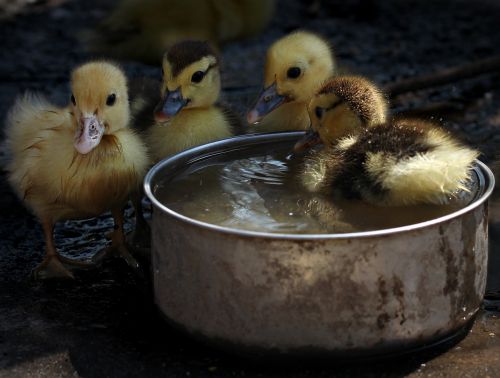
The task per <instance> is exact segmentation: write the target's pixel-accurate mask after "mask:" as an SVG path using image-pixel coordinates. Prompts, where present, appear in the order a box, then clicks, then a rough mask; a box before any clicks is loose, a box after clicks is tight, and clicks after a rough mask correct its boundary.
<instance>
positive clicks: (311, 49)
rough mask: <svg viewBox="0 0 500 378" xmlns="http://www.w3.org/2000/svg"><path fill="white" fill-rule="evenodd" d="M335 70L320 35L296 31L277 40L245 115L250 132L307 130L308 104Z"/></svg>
mask: <svg viewBox="0 0 500 378" xmlns="http://www.w3.org/2000/svg"><path fill="white" fill-rule="evenodd" d="M334 73H335V60H334V58H333V54H332V51H331V48H330V45H329V43H328V42H327V41H325V40H324V39H323V38H321V37H320V36H318V35H316V34H313V33H310V32H305V31H298V32H294V33H291V34H289V35H287V36H285V37H283V38H281V39H279V40H278V41H276V42H275V43H274V44H272V45H271V47H269V49H268V51H267V57H266V65H265V73H264V88H265V89H264V90H263V91H262V93H261V94H260V96H259V98H258V100H257V102H256V104H255V106H254V107H253V109H251V110H250V111H249V112H248V114H247V121H248V123H249V124H256V125H255V127H254V128H253V131H256V132H270V131H287V130H306V129H307V128H308V127H309V116H308V114H307V104H308V103H309V101H310V100H311V98H312V97H313V96H314V94H315V93H316V92H317V90H318V89H319V88H320V87H321V85H322V84H323V83H324V82H325V81H326V80H328V79H330V78H331V77H332V76H333V75H334ZM257 123H258V124H257Z"/></svg>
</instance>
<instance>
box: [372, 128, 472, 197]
mask: <svg viewBox="0 0 500 378" xmlns="http://www.w3.org/2000/svg"><path fill="white" fill-rule="evenodd" d="M433 133H434V131H429V134H430V135H429V139H431V140H434V141H436V139H437V140H438V141H437V143H435V144H434V146H433V148H431V149H430V150H429V151H427V152H424V153H419V154H416V155H414V156H412V157H408V158H403V159H395V158H394V157H392V158H391V157H387V156H385V157H383V156H380V155H376V154H375V155H372V156H371V157H370V158H369V160H370V161H368V164H367V167H369V170H370V172H371V173H372V174H375V175H376V176H377V178H378V180H377V181H378V182H379V183H380V184H381V186H382V188H384V189H385V190H386V193H387V196H386V202H387V204H391V205H408V204H415V203H434V204H444V203H447V202H448V201H449V199H450V197H454V196H456V195H457V194H458V193H459V192H460V191H461V190H465V191H467V190H468V186H467V183H468V182H469V181H470V180H471V168H472V165H473V164H474V160H475V159H476V158H477V157H478V155H479V153H478V151H475V150H473V149H470V148H468V147H466V146H464V145H461V144H459V143H457V142H455V141H453V140H452V139H451V138H449V137H448V136H446V135H443V134H442V133H440V132H438V131H436V132H435V133H434V135H433Z"/></svg>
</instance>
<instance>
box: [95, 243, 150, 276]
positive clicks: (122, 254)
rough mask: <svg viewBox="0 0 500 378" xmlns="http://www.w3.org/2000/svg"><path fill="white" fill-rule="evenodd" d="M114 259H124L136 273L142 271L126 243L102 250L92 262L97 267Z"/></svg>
mask: <svg viewBox="0 0 500 378" xmlns="http://www.w3.org/2000/svg"><path fill="white" fill-rule="evenodd" d="M114 257H119V258H122V259H124V260H125V262H126V263H127V265H128V266H130V267H131V268H132V269H133V270H134V271H136V272H138V273H139V272H140V271H141V266H140V265H139V263H138V262H137V260H136V259H135V258H134V256H132V254H131V253H130V251H129V248H128V247H127V245H126V244H125V243H120V244H114V245H110V246H109V247H107V248H104V249H102V250H101V251H99V252H97V253H96V254H95V255H94V256H93V257H92V261H93V262H94V263H95V264H96V265H100V264H102V263H103V262H104V261H105V260H108V259H110V258H114Z"/></svg>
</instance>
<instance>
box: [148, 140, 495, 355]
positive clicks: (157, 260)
mask: <svg viewBox="0 0 500 378" xmlns="http://www.w3.org/2000/svg"><path fill="white" fill-rule="evenodd" d="M302 135H303V133H301V132H290V133H276V134H262V135H251V136H244V137H237V138H231V139H227V140H222V141H218V142H214V143H210V144H207V145H203V146H200V147H196V148H193V149H191V150H188V151H185V152H183V153H180V154H178V155H176V156H174V157H171V158H169V159H166V160H163V161H161V162H160V163H158V164H157V165H155V166H154V167H153V168H152V169H151V171H150V172H149V173H148V175H147V176H146V179H145V191H146V194H147V196H148V197H149V199H150V200H151V202H152V203H153V206H154V211H153V224H152V235H153V236H152V261H153V274H154V291H155V300H156V303H157V305H158V307H159V309H160V311H161V312H162V313H163V314H164V315H165V316H166V317H167V319H169V320H170V321H171V322H173V323H175V324H177V325H180V326H182V327H183V328H184V329H185V330H187V331H188V332H189V333H191V334H195V335H201V336H203V337H204V338H205V339H207V340H209V341H213V342H216V343H219V344H221V343H222V344H226V345H231V346H232V347H240V348H242V349H243V350H252V351H261V352H264V353H267V352H269V351H277V352H280V353H283V352H284V353H298V354H301V355H303V354H304V353H308V352H309V353H312V354H318V353H327V354H328V355H329V356H332V355H333V356H335V355H337V356H346V355H348V356H350V357H357V356H374V355H380V354H386V353H395V352H401V351H405V350H412V349H415V348H419V347H421V346H423V345H428V344H429V343H434V342H436V341H439V340H443V339H446V338H448V337H450V335H453V334H455V333H456V332H457V331H459V330H460V329H463V327H464V326H466V325H468V324H470V323H471V321H472V320H473V318H474V315H475V314H476V312H477V311H478V309H479V307H480V304H481V302H482V299H483V294H484V291H485V285H486V270H487V257H488V255H487V253H488V248H487V244H488V220H487V198H488V197H489V196H490V194H491V192H492V190H493V186H494V178H493V175H492V173H491V171H490V170H489V169H488V168H487V167H486V166H485V165H484V164H483V163H481V162H479V161H478V162H477V166H476V168H475V174H476V175H477V178H478V182H479V189H478V192H477V193H476V196H475V199H474V200H473V201H472V203H471V204H469V205H468V206H466V207H464V208H463V209H461V210H459V211H456V212H454V213H452V214H449V215H446V216H443V217H440V218H437V219H433V220H430V221H427V222H423V223H419V224H414V225H410V226H405V227H399V228H392V229H383V230H378V231H370V232H358V233H350V234H326V235H292V234H271V233H262V232H251V231H242V230H236V229H229V228H224V227H219V226H216V225H212V224H207V223H203V222H200V221H197V220H193V219H190V218H187V217H185V216H183V215H181V214H178V213H176V212H174V211H172V210H171V209H169V208H167V207H165V206H164V205H163V204H161V203H160V202H159V201H158V200H157V198H156V197H155V187H156V186H157V184H158V182H159V181H160V180H165V179H168V177H170V176H172V175H174V174H175V172H176V171H178V170H179V169H183V168H185V167H187V166H189V165H190V164H192V163H193V162H194V161H199V160H201V159H205V158H207V157H211V156H214V155H217V154H222V153H225V152H227V151H231V150H235V149H248V150H249V155H251V153H252V150H253V149H256V148H258V147H257V146H260V147H262V146H264V147H268V148H271V147H272V146H274V145H275V144H276V143H287V144H289V145H290V147H291V146H292V145H293V143H294V142H295V141H296V140H297V139H298V138H299V137H300V136H302ZM260 147H259V148H260Z"/></svg>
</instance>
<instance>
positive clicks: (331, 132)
mask: <svg viewBox="0 0 500 378" xmlns="http://www.w3.org/2000/svg"><path fill="white" fill-rule="evenodd" d="M374 88H375V87H374V86H373V85H372V84H370V83H369V82H368V81H366V80H365V79H361V78H357V77H338V78H334V79H332V80H331V81H329V82H328V83H326V84H325V85H324V86H323V88H321V89H320V91H319V92H318V94H317V95H316V96H315V97H314V98H313V99H312V100H311V102H310V104H309V114H310V117H311V123H312V132H311V133H309V135H307V136H306V137H304V139H303V140H302V141H300V142H299V143H297V145H296V146H297V149H301V148H303V147H309V146H311V145H313V144H315V143H317V142H322V143H323V144H324V145H325V148H324V149H323V150H321V151H318V152H316V153H313V154H311V156H310V157H309V158H308V159H307V160H306V163H305V166H304V170H303V173H302V175H301V180H302V182H303V184H304V185H305V186H306V187H307V188H308V189H309V190H311V191H319V192H325V191H326V192H331V191H332V190H333V191H338V192H340V193H342V194H343V196H345V197H348V198H361V199H363V200H365V201H368V202H371V203H373V204H380V205H409V204H417V203H433V204H444V203H447V202H448V201H449V198H450V197H453V196H456V195H457V194H458V193H459V192H460V191H462V190H467V183H468V182H469V181H470V180H471V167H472V165H473V164H474V160H475V159H476V157H477V156H478V152H477V151H475V150H472V149H470V148H469V147H466V146H465V145H463V144H461V143H460V142H458V141H456V140H455V139H454V138H453V137H451V136H450V135H449V134H448V133H447V132H446V131H444V130H443V129H441V128H439V127H438V126H436V125H434V124H433V123H431V122H428V121H423V120H418V119H399V120H393V121H387V122H384V121H385V109H386V107H385V105H382V104H384V100H383V97H382V95H381V94H380V92H378V91H376V90H374Z"/></svg>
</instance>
